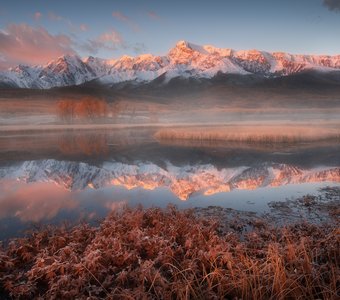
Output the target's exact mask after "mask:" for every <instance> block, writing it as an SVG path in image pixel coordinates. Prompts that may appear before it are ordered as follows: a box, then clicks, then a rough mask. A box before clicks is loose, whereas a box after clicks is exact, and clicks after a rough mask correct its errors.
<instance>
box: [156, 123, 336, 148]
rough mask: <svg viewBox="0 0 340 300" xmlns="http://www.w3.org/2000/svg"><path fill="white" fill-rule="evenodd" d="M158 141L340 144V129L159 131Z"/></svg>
mask: <svg viewBox="0 0 340 300" xmlns="http://www.w3.org/2000/svg"><path fill="white" fill-rule="evenodd" d="M154 136H155V138H156V139H158V140H161V141H162V140H165V141H166V140H168V141H169V140H170V141H171V140H173V141H175V140H192V141H229V142H245V143H251V144H253V143H254V144H256V143H299V142H313V141H324V140H335V141H340V128H336V127H315V126H289V125H287V126H284V125H281V126H279V125H273V126H269V125H267V126H260V125H254V126H249V125H244V126H241V125H240V126H236V125H235V126H234V125H230V126H220V127H215V126H213V127H178V128H168V129H164V128H162V129H159V130H158V131H157V132H156V133H155V135H154Z"/></svg>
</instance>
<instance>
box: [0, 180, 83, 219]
mask: <svg viewBox="0 0 340 300" xmlns="http://www.w3.org/2000/svg"><path fill="white" fill-rule="evenodd" d="M0 190H1V194H0V219H2V218H5V217H6V218H13V217H15V218H17V219H19V220H20V221H22V222H40V221H46V220H51V219H52V218H54V217H55V216H56V215H57V214H58V213H59V212H60V211H61V210H66V211H70V210H74V209H75V208H76V207H77V206H78V205H79V202H78V201H76V200H74V199H72V197H71V195H70V193H69V192H68V191H66V190H65V189H63V188H62V187H60V186H58V185H55V184H53V183H48V182H34V183H29V184H25V183H22V182H18V181H11V180H4V181H1V182H0Z"/></svg>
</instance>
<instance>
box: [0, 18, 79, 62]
mask: <svg viewBox="0 0 340 300" xmlns="http://www.w3.org/2000/svg"><path fill="white" fill-rule="evenodd" d="M73 46H74V42H73V41H72V40H71V39H70V37H68V36H67V35H63V34H57V35H53V34H50V33H49V32H48V31H47V30H46V29H44V28H43V27H37V28H34V27H31V26H29V25H27V24H10V25H8V26H7V27H6V29H5V30H0V57H2V61H3V63H2V64H1V65H2V67H6V66H9V65H10V66H13V65H17V64H19V63H23V64H43V63H46V62H47V61H49V60H52V59H55V58H56V57H58V56H61V55H63V54H74V53H75V51H74V49H73ZM0 63H1V62H0Z"/></svg>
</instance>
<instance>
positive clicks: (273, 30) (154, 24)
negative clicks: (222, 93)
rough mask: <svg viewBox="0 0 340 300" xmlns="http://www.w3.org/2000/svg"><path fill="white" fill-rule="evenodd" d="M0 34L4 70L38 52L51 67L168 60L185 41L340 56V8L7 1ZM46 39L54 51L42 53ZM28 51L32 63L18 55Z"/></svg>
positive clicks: (240, 2)
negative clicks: (67, 62)
mask: <svg viewBox="0 0 340 300" xmlns="http://www.w3.org/2000/svg"><path fill="white" fill-rule="evenodd" d="M0 30H1V31H0V62H2V63H3V64H4V65H6V64H9V63H15V62H17V61H18V62H20V60H21V62H27V61H28V60H30V59H31V58H32V57H33V54H34V52H37V51H35V50H34V47H36V48H37V50H39V51H40V52H41V53H42V55H41V60H42V62H43V60H44V59H47V58H50V57H52V55H55V54H59V53H61V52H63V51H64V52H71V53H75V52H76V53H78V54H79V55H81V56H87V55H94V56H99V57H103V58H117V57H119V56H121V55H123V54H128V55H136V54H139V53H145V52H147V53H153V54H159V55H160V54H165V53H166V52H167V51H168V50H169V48H171V47H173V46H174V44H175V43H176V42H177V41H178V40H187V41H190V42H193V43H197V44H212V45H214V46H218V47H226V48H234V49H254V48H256V49H260V50H267V51H286V52H290V53H311V54H340V0H295V1H293V0H288V1H280V0H258V1H256V0H252V1H250V0H224V1H214V0H211V1H189V0H187V1H184V0H182V1H178V0H173V1H160V0H158V1H156V0H125V1H123V0H111V1H106V0H97V1H93V0H82V1H78V0H69V1H65V0H59V1H52V0H21V1H20V0H10V1H7V0H3V1H1V3H0ZM46 38H47V42H46V43H49V44H48V45H45V46H42V47H39V43H40V44H44V41H45V39H46ZM25 40H26V41H25ZM18 41H21V42H20V43H19V44H18ZM27 43H28V44H29V45H28V46H27V49H29V50H28V52H30V51H31V54H30V55H27V57H25V51H21V52H20V54H17V55H15V54H14V53H13V52H15V50H14V49H16V48H19V47H21V48H23V49H25V47H26V44H27ZM54 43H56V44H54ZM39 51H38V52H39ZM48 51H50V52H48ZM45 54H46V55H45ZM47 54H48V55H47ZM20 55H21V56H20ZM21 57H22V59H21ZM39 59H40V58H38V57H37V58H36V59H35V58H34V62H36V61H37V62H39V61H40V60H39Z"/></svg>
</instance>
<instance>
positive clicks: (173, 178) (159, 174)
mask: <svg viewBox="0 0 340 300" xmlns="http://www.w3.org/2000/svg"><path fill="white" fill-rule="evenodd" d="M0 178H1V179H16V180H20V181H23V182H54V183H56V184H57V185H60V186H63V187H65V188H67V189H71V190H82V189H85V188H87V187H90V188H96V189H97V188H101V187H105V186H110V185H116V186H124V187H125V188H127V189H132V188H137V187H139V188H143V189H151V190H152V189H155V188H157V187H166V188H168V189H170V190H171V191H172V192H173V193H174V194H175V195H176V196H177V197H178V198H179V199H181V200H186V199H188V198H189V197H190V195H192V194H193V193H196V192H201V193H204V194H205V195H212V194H215V193H219V192H227V191H231V190H233V189H248V190H249V189H256V188H259V187H266V186H268V187H275V186H281V185H286V184H299V183H307V182H324V181H332V182H338V183H340V168H338V167H325V168H314V169H301V168H298V167H295V166H292V165H287V164H278V163H262V164H259V165H257V166H241V167H235V168H222V169H218V168H216V167H215V166H213V165H211V164H203V165H183V166H180V167H179V166H174V165H172V164H171V163H169V162H168V163H167V164H166V167H160V166H158V165H156V164H154V163H152V162H135V163H132V164H126V163H121V162H117V161H108V162H104V163H103V164H102V165H100V166H95V165H90V164H87V163H83V162H72V161H58V160H54V159H47V160H34V161H25V162H23V163H20V164H18V165H16V166H10V167H2V168H0Z"/></svg>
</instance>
